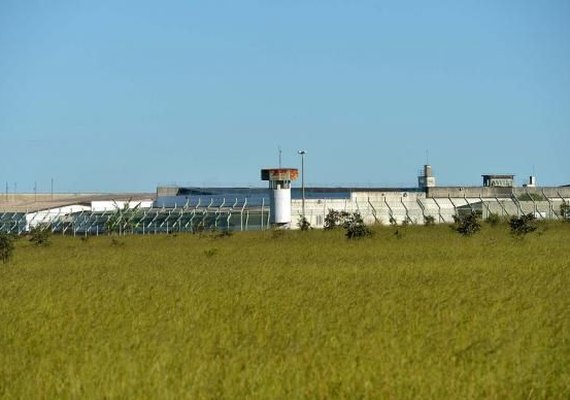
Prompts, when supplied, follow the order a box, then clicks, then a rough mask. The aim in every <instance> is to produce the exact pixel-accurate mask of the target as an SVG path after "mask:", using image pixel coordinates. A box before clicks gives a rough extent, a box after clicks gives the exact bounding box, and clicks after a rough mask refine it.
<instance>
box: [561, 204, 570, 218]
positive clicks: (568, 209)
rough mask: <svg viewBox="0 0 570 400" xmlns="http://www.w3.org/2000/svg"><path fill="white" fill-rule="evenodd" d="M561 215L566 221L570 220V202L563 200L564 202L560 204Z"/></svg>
mask: <svg viewBox="0 0 570 400" xmlns="http://www.w3.org/2000/svg"><path fill="white" fill-rule="evenodd" d="M560 216H561V217H562V219H563V220H564V221H567V222H570V202H567V201H565V200H563V201H562V204H560Z"/></svg>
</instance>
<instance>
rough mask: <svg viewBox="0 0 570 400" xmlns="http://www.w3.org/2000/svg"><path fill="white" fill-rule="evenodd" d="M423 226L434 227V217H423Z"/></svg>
mask: <svg viewBox="0 0 570 400" xmlns="http://www.w3.org/2000/svg"><path fill="white" fill-rule="evenodd" d="M424 225H425V226H434V225H435V217H434V216H433V215H426V216H425V217H424Z"/></svg>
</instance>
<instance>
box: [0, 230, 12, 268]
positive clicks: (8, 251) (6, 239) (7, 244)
mask: <svg viewBox="0 0 570 400" xmlns="http://www.w3.org/2000/svg"><path fill="white" fill-rule="evenodd" d="M13 253H14V239H13V238H12V236H10V235H8V234H6V233H0V258H1V259H2V263H3V264H7V263H8V262H9V261H10V259H11V258H12V254H13Z"/></svg>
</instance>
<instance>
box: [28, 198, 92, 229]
mask: <svg viewBox="0 0 570 400" xmlns="http://www.w3.org/2000/svg"><path fill="white" fill-rule="evenodd" d="M90 210H91V207H89V206H83V205H79V204H76V205H71V206H65V207H56V208H51V209H49V210H41V211H36V212H31V213H27V214H26V230H30V229H32V228H35V227H36V226H38V225H41V224H51V223H52V222H54V221H56V220H57V219H58V218H61V217H64V216H66V215H69V214H73V213H79V212H82V211H90Z"/></svg>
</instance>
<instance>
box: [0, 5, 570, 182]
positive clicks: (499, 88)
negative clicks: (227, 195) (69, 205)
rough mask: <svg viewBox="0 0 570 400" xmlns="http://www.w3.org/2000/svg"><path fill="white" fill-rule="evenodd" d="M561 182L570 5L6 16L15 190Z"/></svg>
mask: <svg viewBox="0 0 570 400" xmlns="http://www.w3.org/2000/svg"><path fill="white" fill-rule="evenodd" d="M278 146H281V148H282V152H283V153H282V154H283V164H284V166H291V167H300V160H299V156H298V155H297V150H298V149H305V150H306V151H307V155H306V163H305V166H306V182H307V183H308V184H309V185H336V184H338V185H350V184H359V185H409V186H414V185H416V172H417V170H418V169H419V168H420V167H421V165H422V164H423V163H424V162H425V160H426V151H429V162H430V163H431V164H432V165H433V168H434V171H435V173H436V176H437V178H438V183H439V184H442V185H445V184H448V185H479V184H480V182H481V178H480V175H481V174H482V173H493V172H496V173H513V174H516V175H517V183H519V184H522V183H523V180H525V179H526V176H527V175H530V174H532V173H533V170H534V172H535V174H536V175H537V176H538V182H539V184H542V185H559V184H569V183H570V162H569V161H570V156H569V154H570V1H566V0H560V1H556V0H551V1H534V0H533V1H525V0H511V1H508V0H485V1H455V0H454V1H451V0H450V1H423V0H422V1H399V0H398V1H396V0H394V1H357V0H351V1H349V0H343V1H341V0H327V1H324V0H323V1H316V0H298V1H297V0H280V1H267V0H259V1H251V0H242V1H229V0H228V1H160V2H159V1H147V0H138V1H119V0H113V1H107V0H98V1H81V0H70V1H67V0H59V1H34V0H29V1H20V0H2V1H0V184H1V189H2V190H1V191H2V192H3V191H4V186H5V182H8V183H9V189H10V191H12V190H13V187H14V183H16V184H17V189H18V191H28V192H29V191H32V188H33V186H34V182H37V187H38V190H39V191H49V188H50V179H51V178H54V180H55V190H56V191H154V189H155V187H156V185H157V184H169V183H177V184H184V185H216V186H221V185H251V186H262V185H264V184H263V183H262V182H261V181H260V180H259V169H260V168H262V167H270V166H276V165H277V164H278V150H277V149H278Z"/></svg>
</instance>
